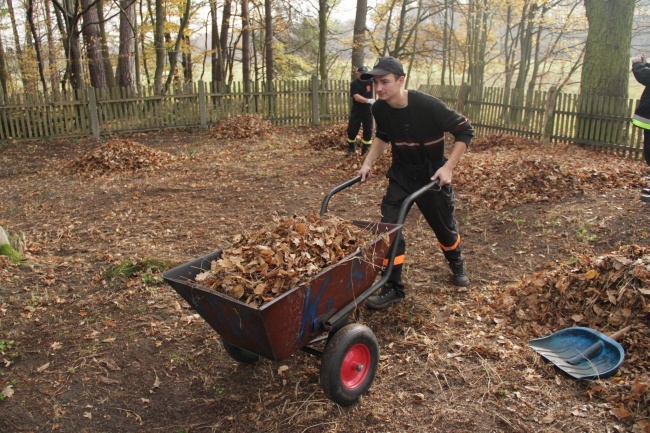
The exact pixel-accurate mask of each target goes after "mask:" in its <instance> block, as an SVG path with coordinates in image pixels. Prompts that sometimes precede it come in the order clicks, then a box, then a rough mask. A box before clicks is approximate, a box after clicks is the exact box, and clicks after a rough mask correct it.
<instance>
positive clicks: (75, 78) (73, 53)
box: [68, 23, 86, 90]
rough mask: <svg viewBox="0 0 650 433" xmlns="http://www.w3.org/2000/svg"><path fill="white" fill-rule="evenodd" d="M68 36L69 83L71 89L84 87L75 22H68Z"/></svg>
mask: <svg viewBox="0 0 650 433" xmlns="http://www.w3.org/2000/svg"><path fill="white" fill-rule="evenodd" d="M69 26H70V29H71V31H70V38H69V40H70V41H69V46H70V51H69V54H68V58H69V59H70V63H69V68H70V85H71V86H72V88H73V89H75V90H79V89H83V88H85V87H86V86H85V82H84V76H83V67H82V64H81V43H80V41H79V33H80V32H79V30H78V29H77V24H76V23H74V24H73V23H70V25H69Z"/></svg>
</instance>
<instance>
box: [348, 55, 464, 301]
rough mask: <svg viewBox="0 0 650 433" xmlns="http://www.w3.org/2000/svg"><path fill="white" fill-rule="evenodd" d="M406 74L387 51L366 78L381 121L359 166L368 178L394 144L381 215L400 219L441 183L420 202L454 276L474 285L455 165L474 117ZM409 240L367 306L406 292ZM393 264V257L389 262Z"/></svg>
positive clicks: (385, 219) (398, 297)
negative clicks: (449, 139) (412, 85)
mask: <svg viewBox="0 0 650 433" xmlns="http://www.w3.org/2000/svg"><path fill="white" fill-rule="evenodd" d="M405 76H406V74H405V73H404V69H403V67H402V64H401V63H400V62H399V60H397V59H396V58H394V57H382V58H380V59H379V60H378V61H377V63H375V66H374V68H373V69H372V70H371V71H368V72H365V73H363V74H361V79H362V80H365V79H369V78H373V81H374V88H375V93H376V95H377V102H375V103H374V104H373V105H372V114H373V116H374V118H375V122H376V129H377V131H376V133H375V138H374V139H373V141H372V146H371V147H370V151H369V152H368V155H367V156H366V158H365V160H364V162H363V165H362V166H361V168H360V169H359V173H358V174H359V175H360V176H361V180H362V182H365V181H367V180H368V179H369V178H370V176H371V174H372V171H371V170H372V165H373V163H374V162H375V160H377V158H379V157H380V156H381V155H382V154H383V153H384V151H385V150H386V148H387V147H388V144H389V143H390V144H391V154H392V164H391V166H390V168H389V170H388V172H387V173H386V177H387V178H388V187H387V189H386V194H385V195H384V198H383V200H382V202H381V214H382V217H381V221H382V222H385V223H393V224H394V223H396V222H397V219H398V218H399V212H400V208H401V206H402V203H403V202H404V200H405V199H406V198H407V197H408V196H409V195H410V194H412V193H413V192H415V191H417V190H419V189H420V188H422V187H424V186H425V185H427V184H429V183H431V182H432V181H434V180H438V182H439V183H438V186H436V187H435V188H432V189H429V190H428V191H427V192H425V193H424V194H422V195H421V196H420V197H419V198H418V199H416V200H415V203H416V204H417V205H418V208H419V209H420V211H421V212H422V214H423V215H424V218H425V219H426V221H427V223H428V224H429V226H430V227H431V228H432V229H433V232H434V233H435V235H436V238H437V240H438V244H439V245H440V247H441V249H442V251H443V254H444V256H445V258H446V259H447V261H448V262H449V266H450V267H451V270H452V282H453V284H455V285H457V286H467V285H469V276H468V275H467V270H466V268H465V260H464V259H463V257H462V255H461V248H460V235H459V233H458V225H457V222H456V218H455V216H454V207H455V204H454V192H453V190H452V187H451V177H452V171H453V169H454V168H455V167H456V164H458V162H459V161H460V158H461V156H462V155H463V153H465V150H466V149H467V147H468V146H469V143H470V141H471V139H472V137H474V129H473V128H472V126H471V124H470V122H469V120H468V119H467V118H465V117H464V116H462V115H461V114H459V113H457V112H456V111H454V110H452V109H450V108H449V107H447V105H445V103H444V102H442V101H441V100H439V99H437V98H435V97H433V96H429V95H426V94H424V93H420V92H417V91H414V90H406V89H405V88H404V81H405ZM446 132H448V133H451V134H452V135H453V136H454V139H455V140H454V144H453V146H452V147H451V149H450V153H449V159H447V158H445V133H446ZM405 251H406V243H405V241H404V237H403V236H402V237H401V239H400V242H399V244H398V250H397V256H396V257H395V261H394V263H393V265H394V267H393V270H392V272H391V275H390V276H389V278H388V281H387V282H386V284H385V285H384V286H383V287H382V288H381V290H380V292H379V294H378V295H374V296H371V297H369V298H368V299H367V300H366V307H367V308H370V309H373V310H382V309H384V308H387V307H390V306H391V305H393V304H396V303H398V302H400V301H401V300H402V298H404V285H403V284H402V281H401V277H402V264H403V262H404V254H405ZM384 266H388V261H387V260H386V261H385V262H384Z"/></svg>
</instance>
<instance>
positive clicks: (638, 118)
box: [632, 54, 650, 203]
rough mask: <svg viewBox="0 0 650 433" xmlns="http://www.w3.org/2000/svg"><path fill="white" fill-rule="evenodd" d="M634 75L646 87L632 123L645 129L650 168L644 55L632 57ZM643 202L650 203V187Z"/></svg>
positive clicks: (649, 92) (648, 76) (649, 69)
mask: <svg viewBox="0 0 650 433" xmlns="http://www.w3.org/2000/svg"><path fill="white" fill-rule="evenodd" d="M632 73H633V74H634V78H636V80H637V81H638V82H639V83H640V84H642V85H644V86H645V89H643V93H642V94H641V99H640V101H639V105H638V106H637V107H636V110H635V111H634V116H633V117H632V123H633V124H634V125H636V126H638V127H639V128H642V129H643V157H644V158H645V162H646V163H647V164H648V166H650V65H648V64H647V63H646V61H645V56H644V55H643V54H639V55H637V56H634V57H632ZM641 200H642V201H644V202H647V203H650V185H648V186H647V187H645V188H643V190H642V191H641Z"/></svg>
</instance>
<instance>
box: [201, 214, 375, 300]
mask: <svg viewBox="0 0 650 433" xmlns="http://www.w3.org/2000/svg"><path fill="white" fill-rule="evenodd" d="M376 237H377V235H376V234H375V233H374V232H372V231H370V230H367V229H364V228H361V227H359V226H356V225H354V224H352V222H350V221H347V220H343V219H341V218H339V217H336V216H325V217H319V216H317V215H315V214H311V215H308V216H297V215H294V216H293V217H289V218H283V219H278V220H276V221H275V222H274V224H273V225H272V226H269V227H264V228H262V229H259V230H257V231H255V232H252V233H244V234H240V235H237V236H236V237H235V239H234V241H233V244H232V245H231V246H230V247H229V248H226V249H224V250H223V252H222V254H221V257H220V258H219V259H218V260H214V261H212V263H211V265H210V269H209V270H206V271H204V272H202V273H200V274H198V275H197V276H196V277H195V280H196V282H198V283H200V284H202V285H204V286H207V287H210V288H212V289H213V290H216V291H219V292H221V293H224V294H226V295H228V296H231V297H233V298H236V299H240V300H242V301H244V302H246V303H247V304H249V305H253V306H259V305H262V304H264V303H265V302H268V301H271V300H273V299H275V298H276V297H278V296H279V295H281V294H282V293H285V292H286V291H288V290H289V289H291V288H293V287H296V286H299V285H301V284H304V283H306V282H308V281H310V280H311V278H312V277H313V276H314V275H316V274H317V273H319V272H320V271H321V270H323V269H325V268H327V267H328V266H330V265H332V264H334V263H337V262H338V261H340V260H342V259H343V258H345V257H346V256H348V255H350V254H352V253H353V252H355V251H356V250H357V248H361V247H362V246H364V245H367V244H369V243H370V242H371V241H372V240H373V239H375V238H376Z"/></svg>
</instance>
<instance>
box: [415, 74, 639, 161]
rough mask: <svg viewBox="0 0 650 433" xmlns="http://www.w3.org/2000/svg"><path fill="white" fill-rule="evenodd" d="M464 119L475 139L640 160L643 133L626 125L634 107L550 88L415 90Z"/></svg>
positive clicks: (628, 101)
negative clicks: (492, 137)
mask: <svg viewBox="0 0 650 433" xmlns="http://www.w3.org/2000/svg"><path fill="white" fill-rule="evenodd" d="M419 90H420V91H422V92H425V93H428V94H430V95H434V96H436V97H438V98H440V99H442V100H443V101H444V102H445V103H447V105H449V106H451V107H453V108H455V109H457V110H458V111H460V112H461V113H463V114H464V115H465V116H467V117H468V118H469V119H470V121H471V122H472V125H473V126H474V129H475V130H476V132H477V135H478V136H485V135H489V134H508V135H514V136H521V137H528V138H534V139H539V140H540V141H542V142H567V143H574V144H577V145H580V146H583V147H587V148H591V149H595V150H599V151H604V152H608V153H615V154H617V155H619V156H623V157H629V158H632V159H640V158H641V157H642V150H643V131H642V130H641V129H640V128H637V127H635V126H634V125H632V123H631V118H632V115H633V114H634V109H635V107H636V106H637V104H638V101H636V100H633V99H625V98H610V97H602V96H597V97H594V96H581V95H578V94H569V93H558V92H557V91H556V90H555V89H554V88H551V89H550V90H548V91H535V92H532V93H531V94H525V93H523V92H517V91H515V90H512V91H511V92H510V93H509V94H506V91H505V89H504V88H495V87H491V88H484V89H482V91H481V92H480V93H479V92H476V93H475V92H472V89H470V88H469V87H468V86H465V85H461V86H439V85H432V86H421V87H420V89H419Z"/></svg>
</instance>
